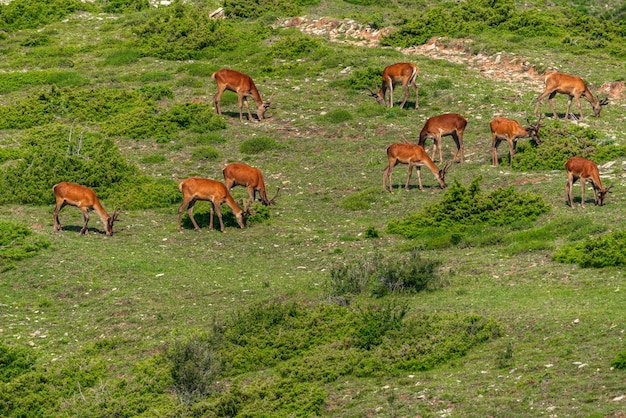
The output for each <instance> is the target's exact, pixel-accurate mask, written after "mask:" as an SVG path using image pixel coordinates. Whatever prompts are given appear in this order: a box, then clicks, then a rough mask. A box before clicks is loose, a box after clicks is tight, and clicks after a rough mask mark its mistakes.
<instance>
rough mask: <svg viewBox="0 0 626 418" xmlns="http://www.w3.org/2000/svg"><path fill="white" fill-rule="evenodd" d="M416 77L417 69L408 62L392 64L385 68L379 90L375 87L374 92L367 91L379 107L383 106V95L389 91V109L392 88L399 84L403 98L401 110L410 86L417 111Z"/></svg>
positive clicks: (391, 102) (391, 100)
mask: <svg viewBox="0 0 626 418" xmlns="http://www.w3.org/2000/svg"><path fill="white" fill-rule="evenodd" d="M418 75H419V69H418V68H417V65H415V64H411V63H410V62H399V63H397V64H392V65H389V66H388V67H385V69H384V70H383V84H382V86H381V87H380V89H379V88H378V86H376V91H374V90H371V89H368V90H369V91H370V95H371V96H372V97H374V98H375V99H376V101H377V102H378V103H379V104H381V105H385V94H386V93H387V90H389V107H393V86H394V85H396V84H400V83H401V84H402V88H403V89H404V98H403V99H402V103H400V108H401V109H402V108H403V107H404V104H405V103H406V99H407V98H408V97H409V85H410V86H411V87H412V88H413V91H415V108H416V109H418V108H419V95H418V91H417V85H416V84H415V79H416V78H417V76H418Z"/></svg>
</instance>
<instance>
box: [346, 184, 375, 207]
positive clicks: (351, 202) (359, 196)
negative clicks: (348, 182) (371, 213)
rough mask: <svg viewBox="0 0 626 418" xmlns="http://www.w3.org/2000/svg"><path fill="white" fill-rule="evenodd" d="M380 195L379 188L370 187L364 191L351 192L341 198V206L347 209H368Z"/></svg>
mask: <svg viewBox="0 0 626 418" xmlns="http://www.w3.org/2000/svg"><path fill="white" fill-rule="evenodd" d="M378 196H380V191H379V190H378V189H368V190H364V191H362V192H356V193H351V194H349V195H348V196H346V197H344V198H343V199H341V202H340V206H341V207H342V208H344V209H347V210H366V209H370V208H372V205H373V203H374V202H376V200H377V199H378Z"/></svg>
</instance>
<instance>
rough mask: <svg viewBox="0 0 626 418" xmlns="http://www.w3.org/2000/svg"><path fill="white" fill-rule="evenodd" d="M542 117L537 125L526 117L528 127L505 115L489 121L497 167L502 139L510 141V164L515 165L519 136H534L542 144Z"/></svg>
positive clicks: (492, 148)
mask: <svg viewBox="0 0 626 418" xmlns="http://www.w3.org/2000/svg"><path fill="white" fill-rule="evenodd" d="M542 116H543V115H542ZM542 116H541V117H542ZM541 117H539V120H538V121H537V123H536V124H535V125H533V124H531V123H530V121H529V120H528V119H526V121H527V122H528V124H529V126H527V127H522V125H520V123H519V122H518V121H516V120H511V119H507V118H503V117H497V118H495V119H493V120H492V121H491V122H490V123H489V127H490V128H491V161H492V164H493V165H494V166H496V167H497V166H498V145H500V142H502V141H507V142H508V143H509V166H513V156H514V155H515V148H516V147H517V140H518V139H519V138H532V139H533V140H534V141H535V142H536V143H537V144H541V139H540V138H539V128H540V127H541Z"/></svg>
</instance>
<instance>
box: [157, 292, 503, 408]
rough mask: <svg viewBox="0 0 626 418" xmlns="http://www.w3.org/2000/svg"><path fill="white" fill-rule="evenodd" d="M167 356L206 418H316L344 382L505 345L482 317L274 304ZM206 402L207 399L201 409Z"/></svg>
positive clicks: (236, 316)
mask: <svg viewBox="0 0 626 418" xmlns="http://www.w3.org/2000/svg"><path fill="white" fill-rule="evenodd" d="M207 328H208V329H209V330H211V333H210V334H202V335H195V336H191V337H189V339H188V340H185V341H183V342H180V343H176V345H175V346H174V347H173V348H170V349H168V355H167V359H168V363H169V365H170V366H169V367H170V370H171V374H172V381H173V387H174V390H175V391H176V392H177V393H178V394H179V395H180V396H181V397H183V399H186V400H188V401H194V400H196V401H197V403H195V404H193V405H192V406H191V407H192V408H193V410H194V411H195V412H196V414H199V415H202V416H204V415H207V414H210V413H220V414H222V413H223V414H226V415H229V416H232V415H242V416H252V415H255V416H257V415H263V416H291V415H306V416H317V415H321V414H322V412H323V409H322V408H323V405H324V404H325V401H326V397H327V395H326V393H325V391H324V388H325V386H326V385H328V384H329V383H333V382H336V381H337V380H338V379H342V378H343V379H354V378H359V377H367V376H380V377H383V376H384V377H385V378H389V377H390V376H399V375H405V374H406V372H407V371H417V370H428V369H432V368H434V367H437V366H438V365H440V364H443V363H445V362H447V361H449V360H450V359H454V358H458V357H460V356H463V355H464V354H465V353H466V352H467V351H468V350H470V349H471V348H472V347H474V346H476V345H477V344H480V343H482V342H484V341H488V340H490V339H493V338H497V337H498V336H499V335H500V333H501V326H500V325H499V324H498V323H496V322H494V321H493V320H490V319H488V318H484V317H482V316H480V315H475V314H467V315H459V314H446V313H437V314H430V315H426V314H419V313H418V314H415V315H413V316H411V317H409V315H408V310H407V308H406V307H405V306H403V305H398V304H396V303H394V302H390V303H387V304H386V305H382V306H377V305H363V306H357V307H355V308H347V307H340V306H336V305H331V304H318V305H305V304H303V303H293V302H278V301H272V302H267V303H262V304H256V305H254V306H250V307H248V308H246V309H242V310H239V311H237V312H235V313H233V314H232V316H231V317H229V318H227V319H226V320H224V321H213V323H212V324H211V325H209V326H208V327H207ZM200 394H203V395H202V396H203V397H204V399H203V400H199V399H200V398H201V397H202V396H197V395H200Z"/></svg>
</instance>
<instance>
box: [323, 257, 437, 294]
mask: <svg viewBox="0 0 626 418" xmlns="http://www.w3.org/2000/svg"><path fill="white" fill-rule="evenodd" d="M439 265H440V263H439V262H436V261H429V260H424V259H422V258H421V256H420V255H419V252H418V251H415V250H414V251H412V252H410V253H409V254H407V255H405V256H403V257H394V258H383V257H381V256H380V255H379V254H376V255H375V256H372V257H368V258H364V259H360V260H355V261H352V262H346V263H342V264H338V265H335V266H333V267H332V268H331V269H330V278H329V280H328V282H327V284H326V287H327V292H328V293H329V295H330V296H332V297H334V296H344V295H350V294H352V295H357V294H363V293H367V292H370V293H371V294H373V295H375V296H378V297H380V296H384V295H387V294H390V293H398V292H420V291H423V290H427V289H434V288H436V287H437V286H438V285H439V284H438V276H437V268H438V267H439Z"/></svg>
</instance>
